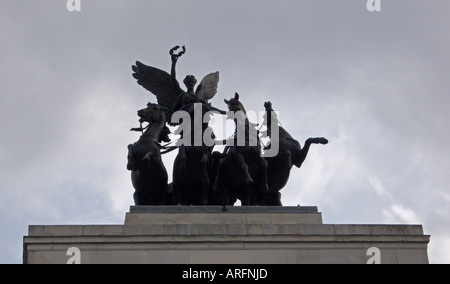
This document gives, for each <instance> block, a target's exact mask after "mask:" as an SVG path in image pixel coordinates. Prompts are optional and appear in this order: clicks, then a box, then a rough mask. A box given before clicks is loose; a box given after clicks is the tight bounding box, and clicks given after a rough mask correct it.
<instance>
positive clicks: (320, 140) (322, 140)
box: [308, 137, 329, 145]
mask: <svg viewBox="0 0 450 284" xmlns="http://www.w3.org/2000/svg"><path fill="white" fill-rule="evenodd" d="M308 140H309V142H310V143H311V144H322V145H327V144H328V142H329V141H328V139H326V138H323V137H319V138H309V139H308Z"/></svg>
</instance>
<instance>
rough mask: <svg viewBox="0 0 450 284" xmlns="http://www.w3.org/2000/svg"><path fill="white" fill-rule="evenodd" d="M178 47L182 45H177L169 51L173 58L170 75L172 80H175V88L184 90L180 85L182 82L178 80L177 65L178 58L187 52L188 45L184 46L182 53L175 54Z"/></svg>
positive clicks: (180, 90)
mask: <svg viewBox="0 0 450 284" xmlns="http://www.w3.org/2000/svg"><path fill="white" fill-rule="evenodd" d="M178 48H180V47H179V46H175V47H174V48H172V49H171V50H170V52H169V54H170V56H171V58H172V68H171V70H170V75H171V76H172V82H173V85H174V86H175V88H176V89H177V91H179V92H183V90H182V89H181V87H180V83H178V80H177V73H176V65H177V61H178V58H180V57H181V56H182V55H183V54H184V53H185V52H186V47H184V46H183V50H182V51H181V52H180V53H178V54H175V51H176V50H177V49H178Z"/></svg>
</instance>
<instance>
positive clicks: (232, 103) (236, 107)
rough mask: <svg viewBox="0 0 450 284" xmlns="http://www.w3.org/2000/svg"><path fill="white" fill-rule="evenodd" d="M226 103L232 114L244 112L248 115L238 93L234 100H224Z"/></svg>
mask: <svg viewBox="0 0 450 284" xmlns="http://www.w3.org/2000/svg"><path fill="white" fill-rule="evenodd" d="M224 101H225V103H226V104H227V105H228V110H229V111H232V112H237V111H242V112H244V113H247V112H246V110H245V108H244V105H243V104H242V103H241V102H240V101H239V94H238V93H236V94H235V95H234V98H231V99H230V100H224Z"/></svg>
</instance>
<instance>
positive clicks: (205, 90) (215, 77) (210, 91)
mask: <svg viewBox="0 0 450 284" xmlns="http://www.w3.org/2000/svg"><path fill="white" fill-rule="evenodd" d="M219 79H220V78H219V72H216V73H211V74H209V75H206V76H205V78H203V80H202V82H201V83H200V85H198V87H197V90H196V91H195V93H196V94H197V95H198V96H199V97H201V98H203V99H204V100H206V101H209V100H210V99H212V98H214V96H215V95H216V94H217V87H218V84H219Z"/></svg>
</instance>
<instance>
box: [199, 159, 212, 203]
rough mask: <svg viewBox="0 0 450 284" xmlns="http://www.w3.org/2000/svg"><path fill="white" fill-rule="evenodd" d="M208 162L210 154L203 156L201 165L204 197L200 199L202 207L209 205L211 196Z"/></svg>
mask: <svg viewBox="0 0 450 284" xmlns="http://www.w3.org/2000/svg"><path fill="white" fill-rule="evenodd" d="M208 162H209V157H208V154H206V153H205V154H203V155H202V158H201V159H200V163H201V169H202V186H203V190H202V196H201V199H200V203H201V205H207V204H208V196H209V188H210V183H211V182H210V179H209V172H208Z"/></svg>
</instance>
